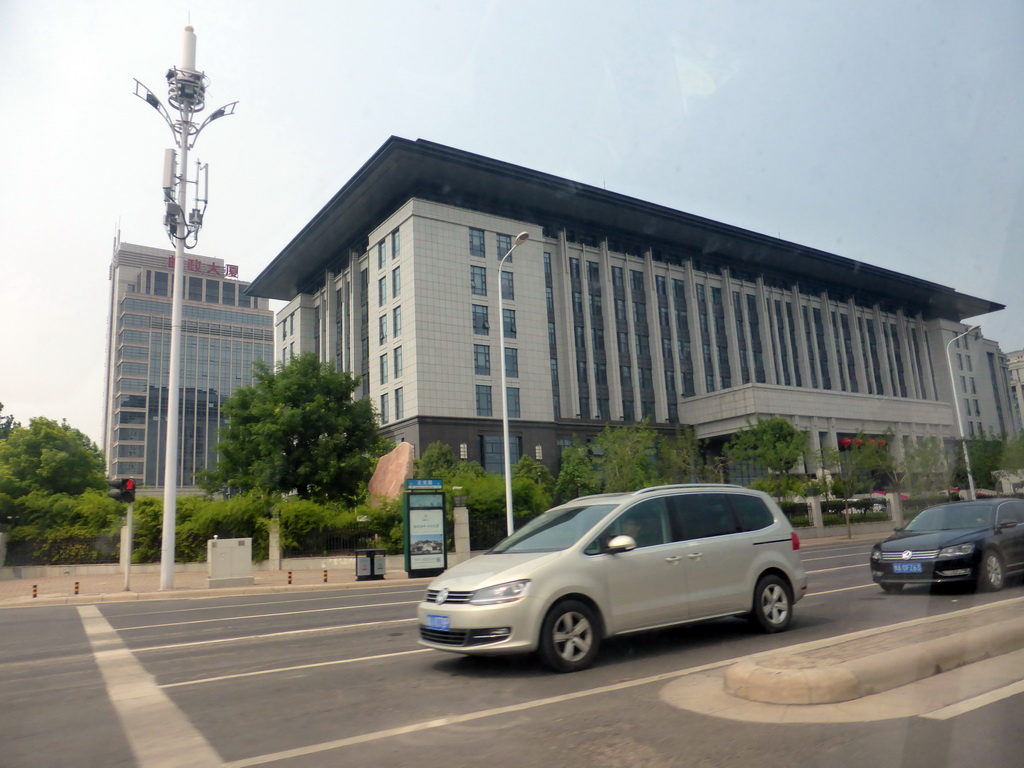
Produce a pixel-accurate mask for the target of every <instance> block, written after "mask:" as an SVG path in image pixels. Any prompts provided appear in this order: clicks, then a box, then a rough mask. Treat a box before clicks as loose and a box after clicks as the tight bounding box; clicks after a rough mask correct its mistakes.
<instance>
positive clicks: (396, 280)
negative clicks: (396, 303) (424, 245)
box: [391, 267, 402, 299]
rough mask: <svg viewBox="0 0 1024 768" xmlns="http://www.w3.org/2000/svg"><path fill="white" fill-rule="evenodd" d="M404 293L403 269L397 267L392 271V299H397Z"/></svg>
mask: <svg viewBox="0 0 1024 768" xmlns="http://www.w3.org/2000/svg"><path fill="white" fill-rule="evenodd" d="M401 292H402V268H401V267H395V268H394V269H393V270H391V298H393V299H397V298H398V296H399V294H400V293H401Z"/></svg>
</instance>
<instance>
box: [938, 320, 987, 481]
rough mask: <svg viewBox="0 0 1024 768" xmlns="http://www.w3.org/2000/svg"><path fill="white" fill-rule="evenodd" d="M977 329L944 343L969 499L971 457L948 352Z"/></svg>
mask: <svg viewBox="0 0 1024 768" xmlns="http://www.w3.org/2000/svg"><path fill="white" fill-rule="evenodd" d="M979 330H981V326H980V325H972V326H971V327H970V328H968V329H967V330H966V331H964V332H963V333H961V334H960V335H959V336H954V337H953V338H952V339H950V340H949V342H948V343H947V344H946V363H948V365H949V384H950V386H951V387H952V388H953V389H952V396H953V397H952V400H953V412H954V413H956V425H957V428H958V430H959V432H960V447H961V448H962V449H963V452H964V467H965V468H966V469H967V485H968V486H969V487H970V496H971V497H970V501H974V500H975V499H976V498H977V495H976V493H975V490H974V475H973V474H972V473H971V457H970V454H969V453H968V451H967V438H966V437H964V418H963V416H961V415H960V403H959V402H957V401H958V400H959V399H960V397H959V395H957V392H956V376H955V375H954V373H953V360H952V358H951V357H950V354H949V353H950V347H952V346H953V342H955V341H959V340H960V339H962V338H963V337H964V336H968V335H970V334H972V333H974V332H975V331H979Z"/></svg>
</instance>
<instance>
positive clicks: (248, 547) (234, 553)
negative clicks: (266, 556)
mask: <svg viewBox="0 0 1024 768" xmlns="http://www.w3.org/2000/svg"><path fill="white" fill-rule="evenodd" d="M206 568H207V576H208V578H207V580H206V581H207V584H206V586H207V587H210V588H211V589H212V588H213V587H246V586H249V585H250V584H252V583H253V576H252V539H210V540H209V541H207V542H206Z"/></svg>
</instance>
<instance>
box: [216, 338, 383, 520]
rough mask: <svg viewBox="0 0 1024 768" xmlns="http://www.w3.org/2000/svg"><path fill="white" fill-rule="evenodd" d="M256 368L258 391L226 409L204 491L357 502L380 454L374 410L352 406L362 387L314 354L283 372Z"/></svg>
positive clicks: (361, 403)
mask: <svg viewBox="0 0 1024 768" xmlns="http://www.w3.org/2000/svg"><path fill="white" fill-rule="evenodd" d="M254 367H255V383H254V384H253V385H252V386H251V387H244V388H241V389H238V390H236V391H235V393H234V394H233V395H232V396H231V397H230V398H229V399H228V401H227V402H226V403H225V404H224V414H225V416H226V417H227V421H228V423H227V426H226V427H224V428H223V429H222V430H221V433H220V443H219V444H218V446H217V450H218V451H219V452H220V460H219V462H218V464H217V467H216V469H213V470H211V471H208V472H206V473H205V474H204V476H203V481H202V482H203V486H204V487H205V488H207V490H222V489H225V488H233V489H238V490H243V491H247V490H260V491H264V492H267V493H279V494H290V493H292V492H294V493H296V494H297V495H298V496H299V497H300V498H303V499H314V500H321V501H328V500H344V501H353V500H355V499H356V498H357V497H358V496H359V494H360V493H361V491H362V490H363V488H364V487H365V485H366V483H367V482H368V481H369V478H370V475H371V474H372V472H373V468H374V465H375V463H376V455H377V453H378V452H379V439H378V436H377V419H376V416H375V414H374V411H373V406H372V404H371V403H370V401H369V400H368V399H366V398H363V399H360V400H355V399H353V393H354V392H355V388H356V385H357V384H358V379H357V378H353V377H352V376H350V375H349V374H348V373H344V372H341V373H339V372H336V371H334V370H332V369H331V366H330V365H328V364H327V363H321V362H319V360H317V357H316V355H315V354H313V353H311V352H309V353H306V354H303V355H300V356H299V357H296V358H294V359H293V360H291V361H290V362H289V363H288V364H287V365H284V366H280V367H278V368H277V369H276V370H270V369H269V368H268V367H267V366H266V365H264V364H256V365H255V366H254Z"/></svg>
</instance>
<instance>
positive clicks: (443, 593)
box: [434, 589, 448, 605]
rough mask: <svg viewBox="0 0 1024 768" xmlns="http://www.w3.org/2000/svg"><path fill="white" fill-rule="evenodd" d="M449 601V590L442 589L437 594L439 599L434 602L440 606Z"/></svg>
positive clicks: (436, 598)
mask: <svg viewBox="0 0 1024 768" xmlns="http://www.w3.org/2000/svg"><path fill="white" fill-rule="evenodd" d="M447 599H448V590H447V589H440V590H438V592H437V597H435V598H434V602H435V603H437V604H438V605H441V603H443V602H444V601H445V600H447Z"/></svg>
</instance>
